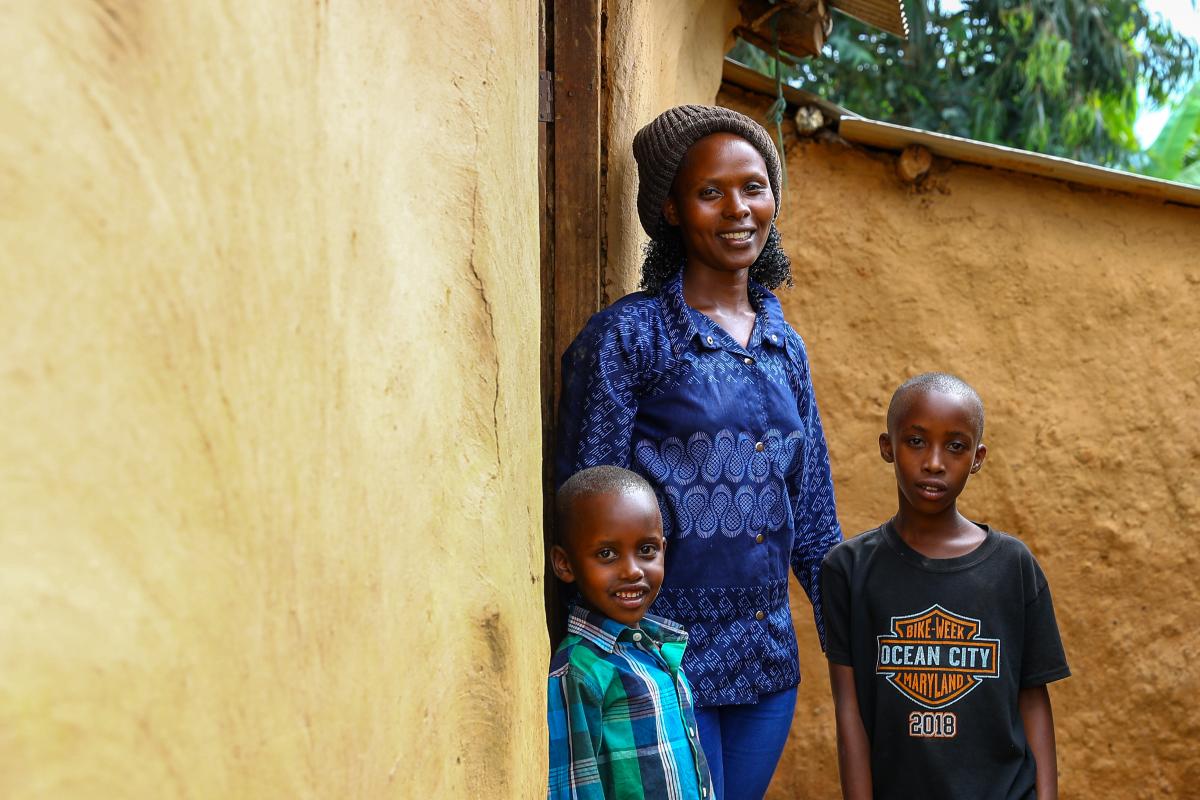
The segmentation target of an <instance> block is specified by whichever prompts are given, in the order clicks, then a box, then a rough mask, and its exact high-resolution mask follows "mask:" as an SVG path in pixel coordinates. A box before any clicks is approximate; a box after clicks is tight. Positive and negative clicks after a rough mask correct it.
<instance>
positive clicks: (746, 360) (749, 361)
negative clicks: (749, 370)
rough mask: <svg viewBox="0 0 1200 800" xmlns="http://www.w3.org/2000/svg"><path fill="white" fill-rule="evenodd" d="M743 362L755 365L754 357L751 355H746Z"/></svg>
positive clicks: (749, 365) (750, 365)
mask: <svg viewBox="0 0 1200 800" xmlns="http://www.w3.org/2000/svg"><path fill="white" fill-rule="evenodd" d="M742 363H744V364H745V365H746V366H748V367H753V366H754V359H753V358H751V357H750V356H746V357H745V358H743V359H742Z"/></svg>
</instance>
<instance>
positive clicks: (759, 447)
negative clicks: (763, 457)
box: [754, 442, 767, 453]
mask: <svg viewBox="0 0 1200 800" xmlns="http://www.w3.org/2000/svg"><path fill="white" fill-rule="evenodd" d="M754 449H755V450H757V451H758V452H760V453H761V452H762V451H763V450H766V449H767V446H766V445H765V444H763V443H762V442H755V443H754Z"/></svg>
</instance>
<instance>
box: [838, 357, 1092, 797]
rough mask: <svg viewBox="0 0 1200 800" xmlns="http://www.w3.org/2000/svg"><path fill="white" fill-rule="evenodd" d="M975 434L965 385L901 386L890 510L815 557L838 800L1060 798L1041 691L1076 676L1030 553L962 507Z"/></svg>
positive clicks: (979, 449) (922, 382) (893, 421)
mask: <svg viewBox="0 0 1200 800" xmlns="http://www.w3.org/2000/svg"><path fill="white" fill-rule="evenodd" d="M982 439H983V404H982V402H981V401H980V399H979V395H978V394H976V392H975V390H974V389H972V388H971V387H970V386H968V385H967V384H966V383H965V382H964V381H962V380H961V379H959V378H956V377H954V376H952V375H946V374H944V373H926V374H924V375H918V376H917V377H915V378H912V379H911V380H909V381H907V382H906V383H904V384H903V385H902V386H901V387H900V388H899V389H897V390H896V393H895V394H894V395H893V396H892V402H891V405H890V406H889V407H888V415H887V432H886V433H883V434H881V435H880V437H879V451H880V454H881V455H882V456H883V460H884V461H886V462H888V463H889V464H893V465H894V466H895V472H896V483H897V489H898V495H899V509H898V510H897V512H896V515H895V516H894V517H893V518H892V519H891V520H889V521H888V522H886V523H884V524H883V525H882V526H880V527H879V528H876V529H875V530H872V531H868V532H866V533H864V534H861V535H860V536H857V537H855V538H853V539H851V540H848V541H846V542H845V543H843V544H841V545H839V546H838V547H837V548H835V549H834V550H832V551H831V552H830V553H829V555H828V556H827V557H826V559H825V564H824V567H823V570H822V582H823V591H824V598H825V625H826V636H827V646H828V651H827V655H828V658H829V675H830V682H831V684H832V688H833V698H834V704H835V706H836V715H837V730H838V765H839V767H840V770H841V775H842V795H843V797H845V798H847V800H868V799H869V798H876V800H879V799H881V798H896V799H897V800H900V799H901V798H903V799H905V800H907V799H908V798H914V797H920V798H929V799H931V800H933V799H936V798H947V800H949V799H950V798H971V799H972V800H993V799H994V800H1018V799H1019V800H1026V798H1029V799H1031V800H1032V798H1035V797H1036V798H1037V800H1047V799H1048V798H1054V797H1057V792H1058V774H1057V766H1056V763H1055V747H1054V723H1053V719H1052V717H1051V713H1050V696H1049V694H1048V693H1047V691H1046V684H1047V683H1049V682H1051V681H1055V680H1058V679H1060V678H1065V677H1066V676H1067V675H1069V674H1070V670H1069V669H1068V668H1067V662H1066V657H1065V656H1064V654H1063V648H1062V642H1061V641H1060V639H1059V635H1058V626H1057V623H1056V622H1055V619H1054V606H1053V604H1052V602H1051V599H1050V590H1049V588H1048V586H1047V585H1046V578H1045V576H1044V575H1043V574H1042V570H1041V568H1040V567H1039V566H1038V563H1037V561H1036V560H1035V559H1034V557H1033V555H1032V554H1031V553H1030V552H1029V549H1028V548H1026V547H1025V545H1024V544H1022V543H1021V542H1019V541H1018V540H1016V539H1014V538H1012V537H1010V536H1006V535H1005V534H1003V533H1000V532H999V531H996V530H993V529H992V528H989V527H988V526H987V525H982V524H978V523H974V522H971V521H970V520H968V519H967V518H966V517H964V516H963V515H962V514H960V513H959V511H958V507H957V500H958V496H959V494H961V493H962V490H963V488H964V487H965V486H966V484H967V479H968V478H969V477H970V476H971V475H973V474H974V473H976V472H978V471H979V469H980V468H981V467H982V466H983V461H984V458H985V456H986V455H987V448H986V447H985V446H984V445H983V441H982Z"/></svg>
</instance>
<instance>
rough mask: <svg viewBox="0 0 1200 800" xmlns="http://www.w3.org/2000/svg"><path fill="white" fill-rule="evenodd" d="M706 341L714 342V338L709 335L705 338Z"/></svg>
mask: <svg viewBox="0 0 1200 800" xmlns="http://www.w3.org/2000/svg"><path fill="white" fill-rule="evenodd" d="M704 341H706V342H708V343H709V344H712V343H713V338H712V337H711V336H709V337H707V338H705V340H704Z"/></svg>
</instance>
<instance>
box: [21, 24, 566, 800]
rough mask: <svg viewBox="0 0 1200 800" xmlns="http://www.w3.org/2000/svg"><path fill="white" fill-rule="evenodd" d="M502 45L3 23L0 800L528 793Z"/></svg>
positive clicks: (530, 587)
mask: <svg viewBox="0 0 1200 800" xmlns="http://www.w3.org/2000/svg"><path fill="white" fill-rule="evenodd" d="M536 25H537V4H536V3H534V2H531V0H524V2H521V1H518V0H499V2H472V3H432V4H430V3H400V4H399V5H397V4H396V3H393V2H382V1H381V0H359V1H358V2H348V3H335V4H328V3H320V2H318V3H315V4H314V3H309V4H305V5H303V6H302V5H300V4H296V3H280V2H268V1H267V0H247V1H246V2H242V3H236V4H221V3H199V2H197V3H192V2H187V3H182V2H181V3H151V4H144V3H130V2H98V3H87V2H82V0H68V1H67V2H58V3H10V4H6V5H5V14H4V25H3V26H0V51H3V52H4V53H5V54H6V56H7V57H6V58H5V59H4V62H5V69H4V70H3V72H2V73H0V118H2V119H3V120H4V135H3V136H2V137H0V165H2V167H0V251H2V252H3V254H4V262H5V263H4V269H3V271H2V273H0V274H2V276H3V277H2V278H0V318H2V319H3V320H4V328H5V332H4V336H3V339H2V341H0V408H2V409H3V413H2V414H0V419H2V420H3V421H2V423H0V431H2V435H0V469H2V475H0V509H3V512H2V513H0V551H2V552H3V556H2V557H0V675H2V676H3V679H2V680H0V796H3V797H6V798H33V797H37V798H42V797H47V798H49V797H80V798H82V797H87V798H108V797H113V798H115V797H121V798H156V799H157V798H164V797H196V798H217V797H221V798H268V797H280V798H282V797H288V798H306V797H309V798H342V797H345V798H349V797H359V798H367V797H371V798H376V797H395V798H411V797H431V798H432V797H500V798H507V797H535V796H537V795H538V793H539V792H541V791H544V789H543V787H544V780H545V777H544V774H545V773H544V770H545V766H544V760H545V741H544V738H545V737H544V724H545V723H544V717H545V699H544V686H545V663H546V658H547V649H546V648H547V642H546V634H545V628H544V624H543V621H542V620H543V608H542V587H541V586H540V581H541V575H542V560H541V559H542V556H541V553H542V545H541V510H540V507H541V492H540V489H539V483H540V481H539V475H540V465H539V461H540V453H541V450H540V446H539V444H538V439H539V430H540V422H539V405H538V396H537V392H538V374H537V370H538V359H537V347H536V342H537V338H538V330H539V326H538V317H539V308H538V291H539V290H538V271H537V270H538V253H537V246H538V245H537V242H538V231H537V176H536V173H535V171H534V170H533V169H532V168H530V165H531V164H534V163H536V158H537V153H536V141H537V128H536V125H537V108H536V97H537V93H536V81H535V80H534V79H533V78H532V76H534V75H535V74H536V71H537V49H536Z"/></svg>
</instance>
